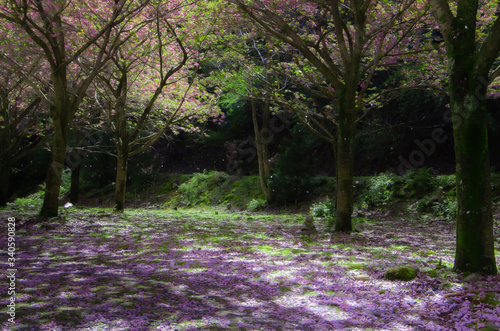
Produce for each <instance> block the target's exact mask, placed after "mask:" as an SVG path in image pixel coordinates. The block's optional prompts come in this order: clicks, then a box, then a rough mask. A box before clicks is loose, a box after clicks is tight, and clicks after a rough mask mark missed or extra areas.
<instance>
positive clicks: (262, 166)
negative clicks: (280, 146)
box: [251, 97, 271, 202]
mask: <svg viewBox="0 0 500 331" xmlns="http://www.w3.org/2000/svg"><path fill="white" fill-rule="evenodd" d="M251 104H252V121H253V129H254V133H255V146H256V148H257V162H258V165H259V179H260V187H261V189H262V193H264V198H265V199H266V201H268V202H269V201H270V200H271V194H270V193H271V190H270V189H269V185H268V180H269V176H270V175H269V170H270V169H269V167H267V171H266V163H268V157H267V155H268V153H267V144H266V143H265V142H264V141H263V140H262V136H261V130H259V123H258V121H257V105H256V102H255V98H253V97H252V98H251ZM262 130H264V126H263V127H262Z"/></svg>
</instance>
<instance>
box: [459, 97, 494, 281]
mask: <svg viewBox="0 0 500 331" xmlns="http://www.w3.org/2000/svg"><path fill="white" fill-rule="evenodd" d="M451 99H452V101H451V102H452V116H453V117H452V119H453V121H454V125H453V127H454V130H453V131H454V138H455V139H454V140H455V158H456V180H457V183H456V185H457V204H458V211H457V230H456V231H457V240H456V251H455V265H454V270H455V271H468V272H480V273H483V274H496V273H497V268H496V261H495V252H494V238H493V218H492V203H491V183H490V162H489V152H488V133H487V122H486V104H485V102H484V101H483V100H478V99H477V97H476V96H475V95H474V94H472V95H467V96H466V97H465V98H463V97H462V96H458V95H454V93H451ZM464 115H465V116H464Z"/></svg>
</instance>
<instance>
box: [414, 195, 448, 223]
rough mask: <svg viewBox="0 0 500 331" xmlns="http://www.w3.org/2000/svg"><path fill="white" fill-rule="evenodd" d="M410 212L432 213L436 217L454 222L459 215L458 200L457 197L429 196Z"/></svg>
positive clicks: (417, 203) (418, 202)
mask: <svg viewBox="0 0 500 331" xmlns="http://www.w3.org/2000/svg"><path fill="white" fill-rule="evenodd" d="M409 209H410V211H412V210H414V211H417V212H421V213H430V214H432V215H433V216H435V217H440V218H443V219H446V220H453V219H454V218H455V216H456V214H457V200H456V198H455V197H449V196H446V197H438V196H432V197H430V196H427V197H424V198H422V199H420V200H418V201H417V202H416V203H415V204H414V205H413V206H410V208H409Z"/></svg>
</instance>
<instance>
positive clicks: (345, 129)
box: [334, 105, 357, 233]
mask: <svg viewBox="0 0 500 331" xmlns="http://www.w3.org/2000/svg"><path fill="white" fill-rule="evenodd" d="M356 117H357V114H356V112H355V108H354V109H352V108H351V109H346V108H344V107H343V106H342V105H341V106H340V109H339V117H338V118H339V122H338V128H337V129H338V131H337V148H336V151H335V152H336V153H334V154H335V159H336V165H337V166H336V174H337V200H336V205H337V218H336V221H335V231H336V232H346V233H350V232H351V231H352V222H351V215H352V210H353V203H354V200H353V179H354V139H355V136H356V131H355V130H356Z"/></svg>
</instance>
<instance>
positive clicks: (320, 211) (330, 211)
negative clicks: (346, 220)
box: [311, 199, 335, 217]
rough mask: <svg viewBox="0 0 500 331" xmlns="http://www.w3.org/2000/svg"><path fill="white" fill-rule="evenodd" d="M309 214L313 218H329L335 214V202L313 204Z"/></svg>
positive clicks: (327, 200) (330, 200)
mask: <svg viewBox="0 0 500 331" xmlns="http://www.w3.org/2000/svg"><path fill="white" fill-rule="evenodd" d="M311 214H312V216H314V217H330V216H332V215H334V214H335V200H333V199H326V201H325V202H318V203H313V204H312V206H311Z"/></svg>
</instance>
